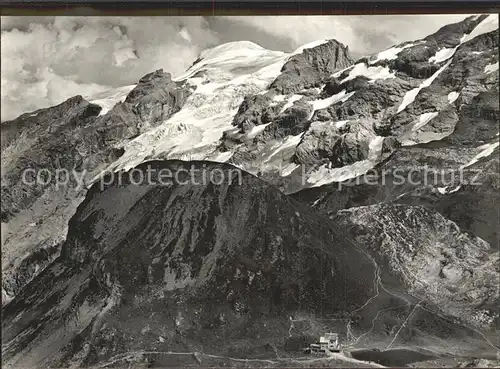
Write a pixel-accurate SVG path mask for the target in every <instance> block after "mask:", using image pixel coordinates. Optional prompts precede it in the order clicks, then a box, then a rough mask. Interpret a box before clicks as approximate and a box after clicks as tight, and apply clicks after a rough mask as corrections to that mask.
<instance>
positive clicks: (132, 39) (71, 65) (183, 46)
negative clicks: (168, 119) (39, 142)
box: [1, 17, 219, 120]
mask: <svg viewBox="0 0 500 369" xmlns="http://www.w3.org/2000/svg"><path fill="white" fill-rule="evenodd" d="M6 18H7V19H6ZM10 18H13V17H2V28H3V29H2V40H1V41H2V42H1V57H2V91H1V95H2V114H1V115H2V120H6V119H12V118H14V117H16V116H18V115H20V114H22V113H23V112H26V111H30V110H34V109H37V108H41V107H48V106H51V105H54V104H58V103H60V102H62V101H64V100H65V99H67V98H69V97H71V96H74V95H78V94H79V95H83V96H86V95H91V94H94V93H97V92H100V91H103V90H106V89H109V88H111V87H116V86H123V85H130V84H133V83H135V82H137V80H138V79H139V78H140V77H142V76H144V75H145V74H147V73H149V72H151V71H153V70H155V69H159V68H163V69H164V70H165V71H167V72H170V73H172V74H173V75H178V74H181V73H182V72H183V71H184V70H185V69H186V68H187V67H189V66H190V65H191V63H192V62H193V61H194V60H195V59H196V58H197V56H198V54H199V52H200V51H201V50H203V49H205V48H207V47H210V46H213V45H216V44H217V43H218V42H219V39H218V38H217V36H216V35H215V33H213V32H212V31H210V29H208V27H207V24H206V22H205V21H204V19H203V18H202V17H183V18H174V17H168V18H167V17H147V18H146V17H54V18H52V19H50V18H48V17H45V18H42V19H41V21H37V20H36V19H29V20H27V21H26V22H24V23H22V22H20V21H19V20H18V19H17V18H13V19H10ZM14 27H18V28H19V29H18V28H14ZM181 31H182V32H181Z"/></svg>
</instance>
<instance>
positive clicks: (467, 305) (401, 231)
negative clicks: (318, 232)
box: [332, 204, 500, 330]
mask: <svg viewBox="0 0 500 369" xmlns="http://www.w3.org/2000/svg"><path fill="white" fill-rule="evenodd" d="M332 218H333V219H334V221H336V222H338V224H340V225H341V227H342V228H344V229H349V230H350V234H351V236H352V237H354V238H355V240H356V241H358V242H359V243H360V244H362V245H364V247H365V248H366V249H367V250H369V251H370V253H371V254H372V255H374V256H375V257H376V258H377V259H378V260H379V261H380V264H381V265H382V264H383V265H384V267H383V269H384V270H386V271H387V272H388V273H391V274H395V275H398V276H399V278H401V280H402V281H403V282H404V283H405V284H406V285H407V286H408V290H409V292H410V293H411V294H412V295H413V296H419V297H420V298H422V299H424V300H426V301H429V302H431V303H433V304H435V305H436V306H438V307H439V309H440V310H441V311H443V312H446V313H447V314H450V315H453V316H456V317H459V318H460V319H461V320H463V321H467V322H469V323H471V324H472V325H475V326H476V327H478V328H486V329H490V330H491V329H499V328H500V318H499V316H498V309H497V306H498V303H499V299H500V296H499V293H498V279H499V276H500V274H499V272H500V269H499V268H500V259H499V253H498V250H495V249H491V248H490V245H489V244H488V243H487V242H486V241H484V240H482V239H480V238H476V237H474V236H470V235H467V234H465V233H462V232H461V230H460V228H458V226H457V225H456V224H455V223H453V222H451V221H449V220H447V219H446V218H444V217H443V216H441V215H440V214H438V213H436V212H434V211H432V210H430V209H427V208H424V207H419V206H407V205H393V204H379V205H373V206H362V207H355V208H351V209H346V210H341V211H339V212H338V213H337V214H336V215H335V216H332Z"/></svg>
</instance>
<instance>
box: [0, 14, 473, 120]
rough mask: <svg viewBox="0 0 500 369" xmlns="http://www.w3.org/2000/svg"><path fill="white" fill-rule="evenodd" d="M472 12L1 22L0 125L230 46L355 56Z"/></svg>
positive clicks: (177, 68) (178, 69) (175, 69)
mask: <svg viewBox="0 0 500 369" xmlns="http://www.w3.org/2000/svg"><path fill="white" fill-rule="evenodd" d="M464 18H466V15H422V16H384V15H372V16H254V17H247V16H237V17H2V18H1V29H2V36H1V66H2V73H1V82H2V85H1V98H2V100H1V107H2V108H1V120H2V121H4V120H7V119H12V118H15V117H16V116H18V115H20V114H22V113H24V112H29V111H33V110H35V109H38V108H43V107H48V106H51V105H55V104H58V103H60V102H62V101H64V100H65V99H67V98H69V97H71V96H74V95H83V96H84V97H85V96H91V95H92V94H96V93H99V92H101V91H103V90H106V89H110V88H113V87H118V86H124V85H130V84H133V83H135V82H137V80H138V79H139V78H140V77H142V76H143V75H145V74H147V73H149V72H151V71H153V70H155V69H159V68H163V69H164V70H165V71H167V72H170V73H172V75H173V76H174V77H175V76H176V75H179V74H181V73H182V72H183V71H184V70H185V69H187V68H188V67H189V66H190V65H191V64H192V63H193V61H194V60H195V59H196V58H197V57H198V54H199V53H200V51H202V50H204V49H206V48H209V47H212V46H215V45H218V44H221V43H224V42H229V41H237V40H250V41H253V42H256V43H258V44H260V45H261V46H263V47H265V48H268V49H274V50H281V51H285V52H289V51H293V50H294V49H296V48H297V47H299V46H301V45H303V44H305V43H308V42H311V41H314V40H318V39H325V38H335V39H337V40H339V41H341V42H343V43H344V44H346V45H348V46H349V49H350V50H351V53H352V54H353V56H355V57H358V56H361V55H367V54H370V53H374V52H377V51H380V50H383V49H384V48H387V47H390V46H391V45H393V44H397V43H400V42H402V41H407V40H414V39H418V38H422V37H424V36H426V35H428V34H430V33H433V32H435V31H436V30H438V29H439V28H440V27H441V26H443V25H445V24H448V23H453V22H457V21H460V20H462V19H464Z"/></svg>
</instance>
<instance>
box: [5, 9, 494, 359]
mask: <svg viewBox="0 0 500 369" xmlns="http://www.w3.org/2000/svg"><path fill="white" fill-rule="evenodd" d="M117 100H118V101H117ZM115 102H117V103H116V105H115V104H114V103H115ZM498 106H499V89H498V17H497V16H495V15H478V16H473V17H469V18H467V19H465V20H464V21H462V22H459V23H457V24H453V25H449V26H446V27H443V28H442V29H440V30H439V31H437V32H436V33H434V34H433V35H430V36H428V37H426V38H424V39H422V40H416V41H411V42H405V43H403V44H401V45H395V46H393V47H391V48H390V49H388V50H384V51H381V52H380V53H378V54H377V55H372V56H369V57H365V58H362V59H360V60H358V61H356V62H355V61H353V60H352V59H351V57H350V56H349V51H348V47H347V46H346V45H343V44H342V43H340V42H338V41H336V40H322V41H319V42H316V43H313V44H309V45H305V46H304V47H302V48H299V49H298V50H296V51H295V52H293V53H290V54H286V53H282V52H275V51H270V50H266V49H263V48H261V47H260V46H258V45H255V44H253V43H250V42H237V43H229V44H225V45H220V46H218V47H215V48H214V49H211V50H207V51H205V52H203V53H202V54H201V55H200V58H199V59H198V60H197V61H195V63H194V64H193V65H192V66H191V67H190V68H189V69H188V70H187V71H186V74H185V75H183V76H180V77H178V78H175V79H174V80H173V79H172V78H171V76H170V75H169V74H168V73H165V72H163V71H162V70H158V71H155V72H152V73H150V74H148V75H146V76H144V77H143V78H141V80H140V81H139V82H138V84H137V85H136V86H125V87H124V88H122V89H119V90H117V91H112V92H110V94H109V96H105V95H100V96H96V97H93V98H88V99H84V98H83V97H81V96H77V97H74V98H71V99H68V100H67V101H66V102H64V103H62V104H60V105H58V106H55V107H51V108H47V109H39V110H37V111H35V112H32V113H26V114H23V115H21V116H20V117H18V118H16V119H15V120H13V121H9V122H2V124H1V126H0V127H1V133H2V135H1V136H2V143H1V146H2V168H1V169H2V209H1V220H2V251H3V252H2V265H3V267H2V276H3V278H2V280H3V281H2V305H3V316H4V317H7V318H8V320H4V323H3V324H4V325H3V328H4V329H3V330H4V331H5V332H7V333H5V334H4V336H3V341H4V342H5V345H4V346H3V347H2V351H3V356H4V357H5V358H6V359H7V362H8V363H9V364H8V365H10V367H16V365H23V366H24V367H31V366H35V367H40V366H47V365H55V366H68V365H74V366H76V367H78V366H89V365H111V364H112V363H116V364H117V365H125V364H126V362H127V361H132V362H134V361H141V360H142V361H144V360H146V361H149V362H150V363H151V361H152V360H153V361H155V362H156V364H154V365H160V366H161V365H167V364H168V365H172V363H173V362H175V360H174V361H172V360H173V357H174V356H175V355H178V354H179V353H181V352H185V353H188V355H187V359H186V360H187V361H186V362H189V363H191V360H193V355H194V357H195V359H194V362H198V363H199V358H200V357H202V356H203V357H204V358H205V359H204V360H215V361H213V362H215V363H216V364H217V363H220V362H219V361H218V360H222V361H224V360H233V359H234V360H243V359H255V358H257V357H260V358H261V359H262V360H263V361H262V362H260V364H261V365H264V366H280V365H285V366H286V365H290V363H291V362H290V361H285V362H282V361H280V360H281V359H280V358H281V357H283V356H285V357H288V355H292V356H293V355H294V354H293V352H294V350H295V352H296V351H297V350H298V349H299V348H298V347H299V346H300V345H302V344H306V343H307V342H309V341H310V340H313V339H314V337H315V336H317V335H319V334H321V332H323V331H325V330H335V331H338V332H339V333H340V334H341V336H342V337H343V339H344V340H345V341H346V344H347V347H348V348H359V347H374V346H376V347H377V348H380V349H391V348H392V347H393V346H394V345H399V346H401V347H403V348H409V349H411V350H414V349H415V348H418V350H419V352H420V353H422V352H424V351H425V350H427V351H425V352H426V354H425V355H430V356H431V357H432V356H433V355H437V357H440V356H441V355H444V356H446V355H452V356H453V355H457V356H465V357H472V356H474V353H481V355H483V356H482V357H485V358H486V357H488V358H490V357H494V355H495V353H496V352H498V350H499V346H500V345H499V344H498V343H497V342H495V337H497V336H498V329H499V325H498V324H499V317H498V313H499V312H498V309H497V306H498V302H499V296H498V289H496V288H495V282H496V281H497V280H498V278H499V273H500V265H499V261H498V260H499V251H498V247H499V243H498V232H497V229H498V227H497V225H498V223H499V222H500V214H499V211H498V206H497V205H496V204H497V203H498V201H496V200H498V188H499V187H498V186H499V184H498V179H499V160H498V142H499V141H498V140H499V138H498V132H499V126H498V124H499V113H500V112H499V108H498ZM173 159H181V160H186V161H185V162H182V161H181V162H179V161H172V160H173ZM151 160H155V161H151ZM157 160H166V161H165V162H161V161H157ZM197 160H202V161H197ZM188 161H189V162H188ZM147 163H150V164H151V165H154V166H157V167H158V168H169V169H171V170H173V171H174V172H175V171H179V170H181V169H182V168H187V167H188V166H189V165H195V166H197V167H200V166H203V165H205V166H207V167H208V168H209V169H210V170H211V171H214V170H222V171H223V172H224V171H225V172H228V171H230V170H236V169H237V168H239V169H242V170H243V171H245V172H248V173H250V174H246V173H245V174H244V176H243V177H244V179H245V180H244V183H243V185H241V186H231V185H227V184H222V185H204V186H189V185H188V186H174V187H168V186H167V187H161V186H148V185H144V186H135V185H132V184H130V183H128V184H125V186H118V185H116V184H112V185H110V186H109V187H108V188H106V189H105V190H103V191H100V190H99V189H98V188H99V185H98V184H99V179H100V176H101V175H102V174H103V173H106V171H116V173H130V172H129V171H130V170H132V169H134V168H136V169H137V168H144V166H145V165H146V164H147ZM217 163H219V164H217ZM220 163H229V164H230V165H227V164H220ZM231 165H233V166H231ZM27 168H29V169H31V170H32V171H31V172H30V173H29V175H28V177H23V175H24V174H25V170H26V169H27ZM58 170H66V171H68V172H69V173H72V176H70V181H68V183H66V184H65V185H64V186H58V185H56V183H55V182H54V181H52V182H51V181H48V182H47V183H44V184H40V183H38V184H36V185H32V184H30V183H26V179H28V182H29V181H33V182H36V181H37V175H38V174H39V173H40V172H43V171H45V175H49V174H53V173H54V172H56V171H58ZM367 174H369V176H367ZM254 175H255V176H254ZM256 177H259V178H256ZM400 178H403V179H404V178H406V180H403V182H401V183H400V182H399V179H400ZM410 178H411V179H413V180H414V181H410V180H408V179H410ZM45 179H46V178H45ZM51 179H54V178H51ZM373 179H374V181H373ZM370 180H371V181H370ZM38 182H40V181H38ZM265 182H267V183H265ZM93 183H94V185H93V186H92V184H93ZM91 186H92V187H91ZM274 186H275V187H276V188H275V187H274ZM89 188H91V189H90V190H89ZM279 190H281V192H280V191H279ZM285 193H287V194H290V195H285ZM301 203H302V204H301ZM238 255H239V256H238ZM360 264H361V265H363V268H359V265H360ZM236 265H237V266H238V267H237V270H235V269H234V268H235V266H236ZM318 265H321V266H325V268H320V270H318V268H317V266H318ZM214 273H215V274H214ZM259 273H260V274H259ZM254 282H255V283H254ZM137 286H140V287H137ZM220 286H224V288H223V289H222V290H221V291H219V290H220ZM141 288H142V289H143V290H141ZM138 289H139V290H138ZM207 301H210V303H208V304H207ZM186 304H187V305H186ZM297 304H298V305H297ZM184 305H186V306H189V308H182V306H184ZM164 306H167V308H166V309H165V308H164ZM208 306H213V308H211V309H209V308H208ZM186 309H187V310H186ZM252 319H253V320H255V324H253V325H252V324H250V321H252ZM37 321H39V322H40V324H35V322H37ZM147 321H154V324H153V325H150V324H147V323H146V322H147ZM430 322H431V323H430ZM122 323H123V325H122ZM139 331H140V332H141V335H140V337H141V338H140V339H137V332H139ZM212 331H214V332H215V333H214V334H211V333H210V332H212ZM205 335H206V337H205ZM255 335H257V336H259V337H260V338H258V339H257V340H256V341H255V340H253V339H251V337H253V336H255ZM200 337H205V338H204V339H201V338H200ZM248 345H250V349H248V350H246V349H243V347H245V346H248ZM49 346H50V347H49ZM422 350H424V351H422ZM428 350H434V352H433V353H430V354H429V352H430V351H428ZM146 352H149V353H146ZM169 352H170V353H169ZM195 353H198V356H196V355H195ZM207 355H208V356H207ZM210 355H212V356H213V357H212V358H211V359H208V357H210ZM259 355H260V356H259ZM425 355H424V356H425ZM410 356H411V355H410ZM216 357H217V358H216ZM229 358H231V359H229ZM277 359H279V360H277ZM337 359H338V360H340V361H339V362H338V365H346V363H347V362H348V361H346V360H347V359H346V357H345V356H342V357H336V359H335V360H337ZM179 360H180V359H179ZM234 360H233V361H231V362H232V363H235V362H237V361H234ZM276 360H277V361H276ZM329 360H334V358H333V356H332V357H331V358H330V359H329ZM413 361H417V359H415V360H413ZM211 362H212V361H211ZM395 363H397V364H393V365H400V364H399V362H395ZM405 363H406V362H405ZM330 364H331V362H330ZM351 364H353V365H355V366H356V365H360V363H359V362H351ZM151 365H153V364H151ZM300 365H308V364H307V361H301V362H300ZM401 365H405V364H401Z"/></svg>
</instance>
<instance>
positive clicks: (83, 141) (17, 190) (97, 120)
mask: <svg viewBox="0 0 500 369" xmlns="http://www.w3.org/2000/svg"><path fill="white" fill-rule="evenodd" d="M190 92H191V90H190V89H189V88H188V87H183V85H182V84H180V83H176V82H173V81H172V80H171V76H170V74H169V73H164V72H163V71H162V70H158V71H156V72H153V73H150V74H148V75H146V76H144V77H143V78H142V79H141V80H140V81H139V83H138V84H137V86H136V87H135V88H134V89H133V90H132V91H131V92H130V93H129V95H128V96H127V98H126V99H125V101H124V102H123V103H118V104H116V105H115V106H114V107H113V108H112V109H111V110H110V111H109V112H107V113H106V114H103V115H100V112H101V107H100V106H98V105H96V104H91V103H89V102H88V101H86V100H85V99H83V98H82V97H81V96H76V97H73V98H70V99H68V100H67V101H65V102H64V103H62V104H60V105H57V106H54V107H51V108H47V109H40V110H37V111H36V112H33V113H30V114H23V115H21V116H20V117H19V118H17V119H15V120H12V121H8V122H2V124H1V126H0V128H1V136H2V187H1V191H2V204H1V220H2V233H3V234H2V241H3V245H2V248H3V250H4V252H3V253H2V263H3V267H2V272H3V273H2V274H3V281H2V288H3V289H2V296H3V301H4V302H5V301H8V299H9V298H10V297H12V296H14V295H15V294H16V293H17V291H18V290H19V288H20V287H22V286H23V285H24V284H25V283H26V282H27V281H29V280H30V279H31V278H32V277H33V276H34V275H36V273H38V272H39V271H41V270H42V269H43V267H44V266H45V265H46V264H47V263H48V262H50V261H51V259H52V258H53V257H55V256H56V255H57V252H56V251H55V250H54V249H56V250H57V249H58V248H59V247H60V245H61V242H62V241H63V240H64V234H65V232H66V231H65V230H66V227H67V222H68V220H69V218H70V217H71V216H72V215H73V214H74V211H75V210H76V206H77V205H78V203H79V202H80V201H81V200H82V199H83V197H84V196H85V191H86V186H87V184H88V183H91V180H92V179H93V178H94V177H95V176H96V175H98V174H99V173H100V172H101V171H103V170H104V169H106V167H107V166H108V165H109V164H110V163H113V162H114V161H115V160H116V159H117V158H119V157H120V156H121V155H122V154H123V151H124V150H123V145H124V144H125V142H127V141H128V140H130V139H132V138H134V137H136V136H137V135H139V134H140V133H143V132H145V131H147V130H148V129H150V128H151V127H154V126H157V125H158V124H160V123H162V122H163V121H164V120H165V119H167V118H168V117H170V116H171V115H172V114H174V113H175V112H177V111H178V110H179V109H180V108H181V107H182V104H183V102H184V101H185V99H186V98H187V96H188V95H189V93H190ZM26 170H31V172H26ZM63 171H66V172H63ZM58 173H59V174H58ZM40 174H41V175H40ZM37 176H38V177H37ZM37 178H42V179H43V181H41V180H37ZM66 180H67V181H66ZM26 253H27V254H26ZM30 253H34V254H35V255H31V256H30ZM20 255H21V256H22V257H20ZM36 255H38V256H36ZM43 255H50V257H48V256H47V257H41V256H43ZM25 258H27V259H26V260H25ZM32 261H36V263H33V262H32Z"/></svg>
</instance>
